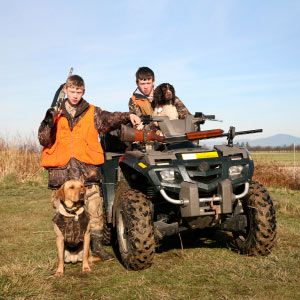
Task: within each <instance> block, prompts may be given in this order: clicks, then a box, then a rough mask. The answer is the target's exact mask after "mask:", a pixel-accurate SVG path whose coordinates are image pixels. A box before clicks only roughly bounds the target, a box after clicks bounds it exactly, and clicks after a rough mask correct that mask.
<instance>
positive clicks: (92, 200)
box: [51, 184, 103, 231]
mask: <svg viewBox="0 0 300 300" xmlns="http://www.w3.org/2000/svg"><path fill="white" fill-rule="evenodd" d="M51 202H52V205H53V207H54V208H55V210H57V209H58V206H59V199H57V197H56V190H54V191H53V192H52V196H51ZM85 209H86V211H87V212H88V214H89V217H90V223H91V230H92V231H96V230H97V231H102V230H103V197H102V193H101V190H100V188H99V186H98V185H97V184H93V185H90V186H87V187H86V197H85Z"/></svg>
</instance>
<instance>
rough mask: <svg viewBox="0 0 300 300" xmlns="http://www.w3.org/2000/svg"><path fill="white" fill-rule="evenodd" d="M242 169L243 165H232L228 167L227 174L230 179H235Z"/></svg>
mask: <svg viewBox="0 0 300 300" xmlns="http://www.w3.org/2000/svg"><path fill="white" fill-rule="evenodd" d="M242 171H243V166H240V165H238V166H232V167H230V168H229V169H228V175H229V177H230V179H237V178H239V177H240V175H241V174H242Z"/></svg>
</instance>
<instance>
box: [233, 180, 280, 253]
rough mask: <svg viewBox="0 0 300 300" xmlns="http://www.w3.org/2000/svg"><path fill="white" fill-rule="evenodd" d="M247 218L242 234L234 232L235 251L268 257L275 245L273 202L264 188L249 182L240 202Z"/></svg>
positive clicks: (256, 183)
mask: <svg viewBox="0 0 300 300" xmlns="http://www.w3.org/2000/svg"><path fill="white" fill-rule="evenodd" d="M241 201H242V205H243V211H244V214H245V215H246V217H247V227H246V229H245V231H244V232H234V233H233V236H234V240H235V245H236V247H237V249H238V250H239V251H240V252H241V253H243V254H248V255H268V254H269V253H270V252H271V249H272V248H273V246H274V244H275V237H276V216H275V209H274V205H273V201H272V199H271V197H270V195H269V193H268V191H267V190H266V188H265V187H264V186H262V185H261V184H259V183H258V182H255V181H253V182H251V183H250V188H249V193H248V195H247V196H246V197H244V198H243V199H242V200H241Z"/></svg>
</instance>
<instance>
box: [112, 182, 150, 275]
mask: <svg viewBox="0 0 300 300" xmlns="http://www.w3.org/2000/svg"><path fill="white" fill-rule="evenodd" d="M117 195H118V199H117V202H116V207H115V222H116V231H117V239H118V245H119V251H120V255H121V259H122V262H123V264H124V266H125V267H126V268H127V269H128V270H143V269H146V268H149V267H150V266H151V264H152V260H153V257H154V250H155V240H154V230H153V222H152V218H151V210H150V206H149V202H148V200H147V199H146V197H145V195H144V194H142V193H141V192H139V191H137V190H133V189H130V188H129V187H127V188H125V189H123V191H122V192H120V191H119V193H118V194H117Z"/></svg>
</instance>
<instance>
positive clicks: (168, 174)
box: [160, 170, 175, 181]
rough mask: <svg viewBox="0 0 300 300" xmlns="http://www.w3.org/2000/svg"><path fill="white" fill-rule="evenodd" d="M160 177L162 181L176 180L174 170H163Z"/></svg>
mask: <svg viewBox="0 0 300 300" xmlns="http://www.w3.org/2000/svg"><path fill="white" fill-rule="evenodd" d="M160 176H161V179H162V180H165V181H174V180H175V171H174V170H163V171H160Z"/></svg>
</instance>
